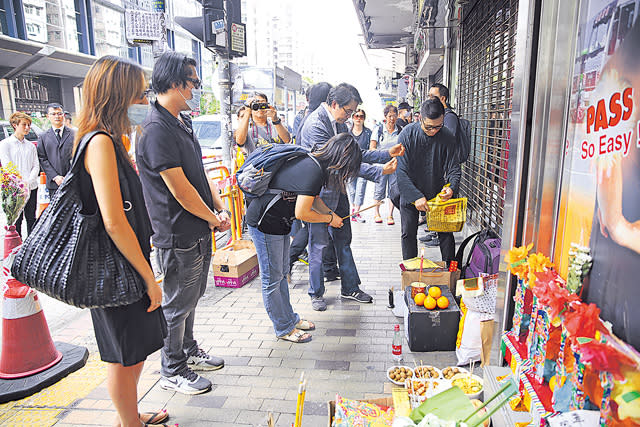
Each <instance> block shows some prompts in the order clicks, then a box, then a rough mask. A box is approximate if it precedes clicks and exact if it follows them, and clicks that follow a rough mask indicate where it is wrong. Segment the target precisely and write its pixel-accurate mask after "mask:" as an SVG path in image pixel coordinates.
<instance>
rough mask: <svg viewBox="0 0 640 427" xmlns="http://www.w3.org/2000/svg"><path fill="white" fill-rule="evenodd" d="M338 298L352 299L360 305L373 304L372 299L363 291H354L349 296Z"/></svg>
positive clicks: (342, 295) (343, 295)
mask: <svg viewBox="0 0 640 427" xmlns="http://www.w3.org/2000/svg"><path fill="white" fill-rule="evenodd" d="M340 296H341V297H342V298H344V299H352V300H354V301H358V302H362V303H370V302H373V298H372V297H371V295H369V294H368V293H366V292H363V291H355V292H352V293H350V294H340Z"/></svg>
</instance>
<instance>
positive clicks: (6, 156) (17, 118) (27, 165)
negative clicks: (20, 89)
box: [0, 112, 40, 236]
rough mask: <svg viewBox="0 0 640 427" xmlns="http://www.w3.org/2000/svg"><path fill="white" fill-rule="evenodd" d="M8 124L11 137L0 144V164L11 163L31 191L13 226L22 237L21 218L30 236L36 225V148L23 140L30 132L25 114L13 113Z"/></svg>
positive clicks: (38, 166)
mask: <svg viewBox="0 0 640 427" xmlns="http://www.w3.org/2000/svg"><path fill="white" fill-rule="evenodd" d="M9 123H10V124H11V127H12V128H13V135H11V136H10V137H8V138H6V139H4V140H3V141H2V142H0V163H2V165H3V166H7V165H8V164H9V162H11V163H13V164H14V165H15V167H16V169H18V172H20V176H22V179H23V180H24V181H25V182H26V184H27V188H29V190H30V191H31V193H30V195H29V200H27V204H26V205H25V207H24V210H23V211H22V213H21V214H20V216H19V217H18V219H17V220H16V224H15V225H16V231H17V232H18V234H20V235H21V236H22V217H23V216H24V217H25V218H26V220H27V233H29V234H31V230H32V229H33V225H34V224H35V223H36V203H37V199H38V175H39V173H40V162H39V161H38V152H37V150H36V146H35V145H33V143H32V142H31V141H29V140H27V138H25V137H26V136H27V134H28V133H29V131H30V130H31V117H29V116H28V115H26V114H25V113H20V112H18V113H13V114H12V115H11V116H10V117H9Z"/></svg>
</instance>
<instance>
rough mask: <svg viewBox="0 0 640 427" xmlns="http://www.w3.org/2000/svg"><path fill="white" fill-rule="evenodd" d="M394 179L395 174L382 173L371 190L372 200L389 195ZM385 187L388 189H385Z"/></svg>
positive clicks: (381, 198) (382, 198)
mask: <svg viewBox="0 0 640 427" xmlns="http://www.w3.org/2000/svg"><path fill="white" fill-rule="evenodd" d="M395 180H396V174H391V175H382V177H381V178H380V181H378V182H376V186H375V188H374V190H373V200H384V199H385V198H386V197H387V195H389V197H391V186H392V185H394V183H395ZM387 188H388V189H389V191H387Z"/></svg>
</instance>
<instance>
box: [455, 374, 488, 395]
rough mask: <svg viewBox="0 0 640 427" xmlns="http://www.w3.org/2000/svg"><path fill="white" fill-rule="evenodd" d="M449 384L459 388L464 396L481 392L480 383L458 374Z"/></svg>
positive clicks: (470, 377)
mask: <svg viewBox="0 0 640 427" xmlns="http://www.w3.org/2000/svg"><path fill="white" fill-rule="evenodd" d="M451 384H452V385H454V386H458V387H460V389H461V390H462V391H463V392H464V394H467V395H468V394H477V393H480V391H482V383H481V382H480V381H478V380H477V379H476V378H474V377H472V376H470V375H467V374H460V375H458V376H457V377H456V378H454V379H453V381H451Z"/></svg>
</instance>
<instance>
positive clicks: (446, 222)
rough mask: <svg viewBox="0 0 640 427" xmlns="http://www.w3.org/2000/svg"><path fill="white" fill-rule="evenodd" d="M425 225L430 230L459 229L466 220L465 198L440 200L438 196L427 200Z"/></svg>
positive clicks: (448, 230)
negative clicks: (427, 207)
mask: <svg viewBox="0 0 640 427" xmlns="http://www.w3.org/2000/svg"><path fill="white" fill-rule="evenodd" d="M427 203H428V204H429V212H427V226H428V227H429V230H430V231H439V232H443V233H449V232H453V231H460V230H462V227H463V226H464V222H465V221H466V220H467V198H466V197H461V198H459V199H450V200H447V201H446V202H445V201H442V200H441V199H440V197H439V196H436V197H435V198H433V199H431V200H429V201H428V202H427Z"/></svg>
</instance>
